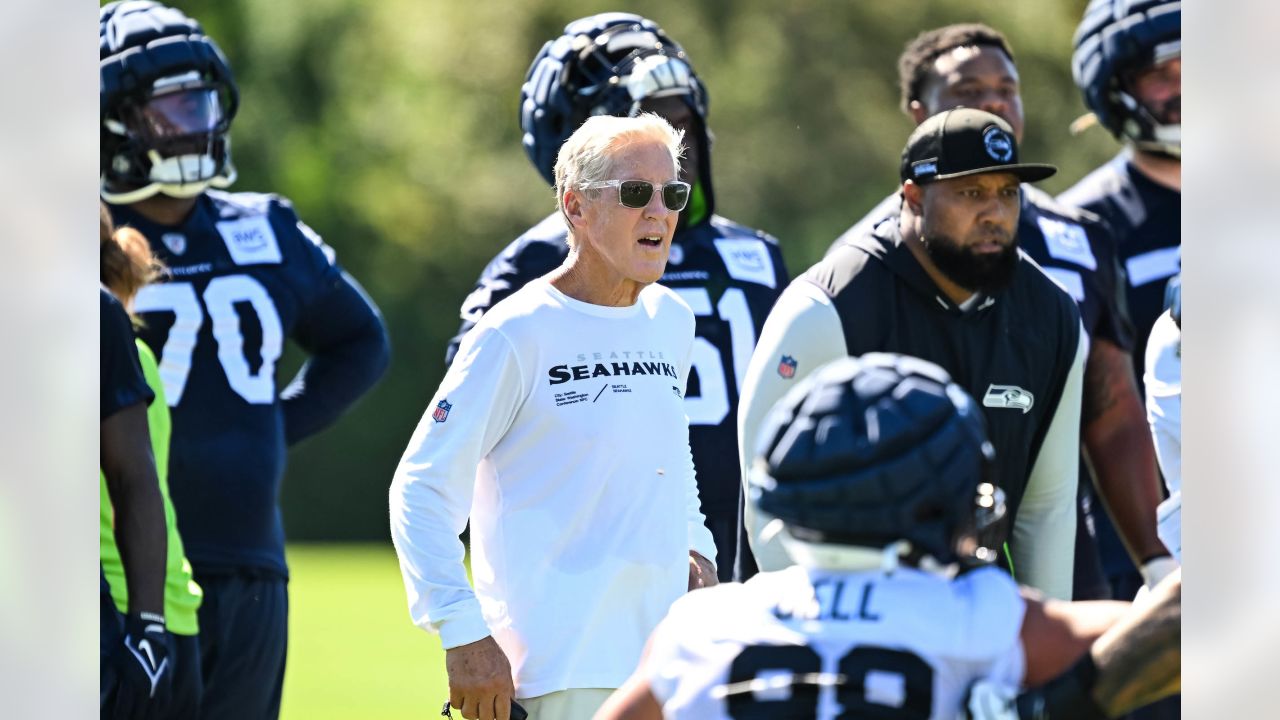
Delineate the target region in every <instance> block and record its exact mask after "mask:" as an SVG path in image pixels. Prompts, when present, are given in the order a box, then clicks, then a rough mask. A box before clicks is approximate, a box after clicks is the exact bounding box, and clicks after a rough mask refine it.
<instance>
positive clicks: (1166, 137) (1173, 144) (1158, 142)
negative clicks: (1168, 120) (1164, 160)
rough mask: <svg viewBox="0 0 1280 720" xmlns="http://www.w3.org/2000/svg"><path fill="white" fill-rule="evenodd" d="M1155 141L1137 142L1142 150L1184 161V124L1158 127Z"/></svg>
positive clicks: (1137, 145)
mask: <svg viewBox="0 0 1280 720" xmlns="http://www.w3.org/2000/svg"><path fill="white" fill-rule="evenodd" d="M1153 134H1154V135H1155V139H1153V140H1143V141H1140V142H1135V143H1134V146H1136V147H1137V148H1138V149H1140V150H1146V151H1147V152H1154V153H1160V154H1162V155H1168V156H1169V157H1171V158H1173V159H1175V160H1181V159H1182V124H1181V123H1179V124H1177V125H1156V126H1155V132H1154V133H1153Z"/></svg>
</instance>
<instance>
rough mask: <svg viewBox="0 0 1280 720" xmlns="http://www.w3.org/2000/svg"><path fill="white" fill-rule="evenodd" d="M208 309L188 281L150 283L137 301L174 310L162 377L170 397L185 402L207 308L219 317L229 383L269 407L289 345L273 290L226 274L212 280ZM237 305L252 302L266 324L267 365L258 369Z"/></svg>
mask: <svg viewBox="0 0 1280 720" xmlns="http://www.w3.org/2000/svg"><path fill="white" fill-rule="evenodd" d="M202 297H203V298H204V308H203V309H202V308H201V306H200V299H199V298H197V297H196V290H195V287H194V286H192V284H191V283H188V282H167V283H158V284H155V285H148V286H147V287H144V288H142V290H141V291H139V293H138V297H137V300H135V301H134V305H135V309H136V310H137V311H138V312H140V313H151V312H171V313H173V314H174V319H173V327H171V328H170V329H169V337H168V339H167V340H165V343H164V348H163V349H161V351H160V378H161V379H162V380H163V381H164V393H165V397H166V398H167V399H168V400H169V405H170V406H171V407H176V406H177V405H178V403H179V402H181V401H182V391H183V390H185V389H186V387H187V377H188V376H189V375H190V374H191V357H192V355H193V354H194V353H195V349H196V341H197V339H198V338H199V336H200V328H201V327H202V326H203V325H204V319H205V312H206V310H207V311H208V317H209V319H210V320H212V321H213V339H214V342H216V343H217V345H218V362H219V363H220V364H221V365H222V370H223V372H224V373H226V376H227V384H229V385H230V386H231V389H232V390H234V391H235V392H236V394H237V395H239V396H240V397H242V398H244V400H245V402H248V403H251V404H254V405H269V404H271V403H272V402H274V401H275V397H276V387H275V380H276V379H275V371H276V361H277V360H279V359H280V353H281V350H282V348H283V344H284V329H283V328H282V327H281V324H280V314H279V313H278V312H277V311H276V305H275V303H274V302H273V301H272V300H271V294H270V293H268V292H267V289H266V288H265V287H263V286H262V283H260V282H258V281H257V280H255V279H253V278H252V277H250V276H248V275H224V276H222V277H216V278H213V279H212V280H210V281H209V285H208V286H207V287H206V288H205V289H204V293H203V294H202ZM237 303H248V304H249V306H251V307H252V308H253V311H254V313H255V314H256V315H257V316H258V322H259V324H261V326H262V350H261V355H262V365H261V366H260V367H259V368H258V371H257V372H253V370H252V369H251V368H250V367H249V360H248V358H247V357H245V353H244V334H243V333H242V332H241V329H240V315H239V313H238V312H237V311H236V307H235V306H236V304H237Z"/></svg>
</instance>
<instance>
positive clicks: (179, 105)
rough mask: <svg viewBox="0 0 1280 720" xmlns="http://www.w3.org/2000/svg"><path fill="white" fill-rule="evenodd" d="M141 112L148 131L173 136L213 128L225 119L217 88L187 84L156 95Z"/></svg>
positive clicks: (161, 137) (163, 135) (142, 128)
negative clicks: (186, 86)
mask: <svg viewBox="0 0 1280 720" xmlns="http://www.w3.org/2000/svg"><path fill="white" fill-rule="evenodd" d="M139 116H140V117H139V120H140V121H141V122H140V124H141V127H140V128H139V129H140V130H142V132H144V133H145V134H146V135H148V136H150V137H152V138H156V139H171V138H178V137H183V136H190V135H202V134H205V133H210V132H213V131H214V130H215V129H217V127H218V125H219V124H220V123H221V122H222V106H221V104H220V103H219V102H218V92H217V90H216V89H214V88H211V87H197V88H187V89H181V90H175V91H173V92H167V93H163V94H160V95H154V96H152V97H151V99H150V100H148V101H147V103H146V104H145V105H143V106H142V108H141V112H140V113H139Z"/></svg>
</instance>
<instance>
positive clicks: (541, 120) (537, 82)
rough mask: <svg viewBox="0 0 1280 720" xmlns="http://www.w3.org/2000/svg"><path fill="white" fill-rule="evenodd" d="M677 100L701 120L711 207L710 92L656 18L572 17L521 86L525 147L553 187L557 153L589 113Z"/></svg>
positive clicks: (702, 168) (703, 180) (623, 112)
mask: <svg viewBox="0 0 1280 720" xmlns="http://www.w3.org/2000/svg"><path fill="white" fill-rule="evenodd" d="M668 96H674V97H680V98H683V99H684V100H685V102H686V104H688V106H689V108H690V109H691V110H692V111H693V115H694V116H695V118H696V122H695V124H696V125H697V132H696V133H694V134H695V137H692V138H689V141H690V142H695V143H698V150H699V152H698V155H699V158H700V164H699V177H698V178H697V180H698V182H699V183H700V184H701V186H702V193H703V194H704V195H705V197H706V201H707V207H708V208H709V209H710V208H713V203H712V193H711V160H710V157H709V155H710V154H709V152H708V150H709V149H710V141H709V136H708V134H707V91H706V88H705V87H703V85H702V82H701V81H700V80H699V79H698V75H697V73H695V72H694V70H693V64H692V63H691V62H690V61H689V58H688V56H686V55H685V52H684V49H683V48H681V47H680V45H679V44H677V43H676V42H675V41H674V40H672V39H671V38H669V37H667V35H666V33H664V32H663V31H662V28H660V27H658V25H657V23H655V22H653V21H652V20H648V19H646V18H643V17H640V16H639V15H633V14H631V13H621V12H607V13H601V14H599V15H592V16H589V17H585V18H581V19H578V20H575V21H573V22H571V23H569V24H568V25H566V26H565V29H564V34H563V35H561V36H560V37H558V38H556V39H554V40H549V41H547V43H546V44H545V45H543V46H542V49H541V50H540V51H539V52H538V55H537V57H535V58H534V59H533V64H532V65H530V66H529V72H528V74H527V75H526V76H525V81H524V85H522V86H521V87H520V129H521V130H522V131H523V133H524V136H523V140H522V142H523V144H524V151H525V153H527V154H528V156H529V160H530V162H532V163H533V166H534V167H535V168H537V169H538V172H539V173H540V174H541V175H542V177H543V179H545V180H546V181H547V182H548V183H551V184H555V164H556V155H557V154H558V153H559V152H560V146H561V145H563V144H564V141H565V140H567V139H569V136H570V135H572V134H573V132H574V131H575V130H577V129H578V126H580V125H582V123H583V121H585V120H586V119H587V118H588V117H591V116H592V115H618V116H634V115H636V114H638V113H639V112H640V103H641V102H642V101H644V100H646V99H649V98H656V97H668Z"/></svg>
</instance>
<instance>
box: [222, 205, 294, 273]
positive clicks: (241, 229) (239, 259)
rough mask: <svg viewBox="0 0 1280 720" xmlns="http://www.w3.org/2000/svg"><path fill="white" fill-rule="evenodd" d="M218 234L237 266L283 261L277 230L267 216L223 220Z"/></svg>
mask: <svg viewBox="0 0 1280 720" xmlns="http://www.w3.org/2000/svg"><path fill="white" fill-rule="evenodd" d="M217 227H218V234H219V235H221V236H222V241H223V242H224V243H226V245H227V252H229V253H230V254H231V259H232V260H233V261H234V262H235V264H237V265H264V264H275V263H279V262H281V261H282V259H283V258H282V256H281V255H280V244H279V243H278V242H277V241H276V233H275V230H273V229H272V228H271V222H270V221H268V220H267V218H266V217H265V216H262V215H259V216H257V217H246V218H239V219H238V220H223V221H222V222H220V223H218V225H217Z"/></svg>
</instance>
